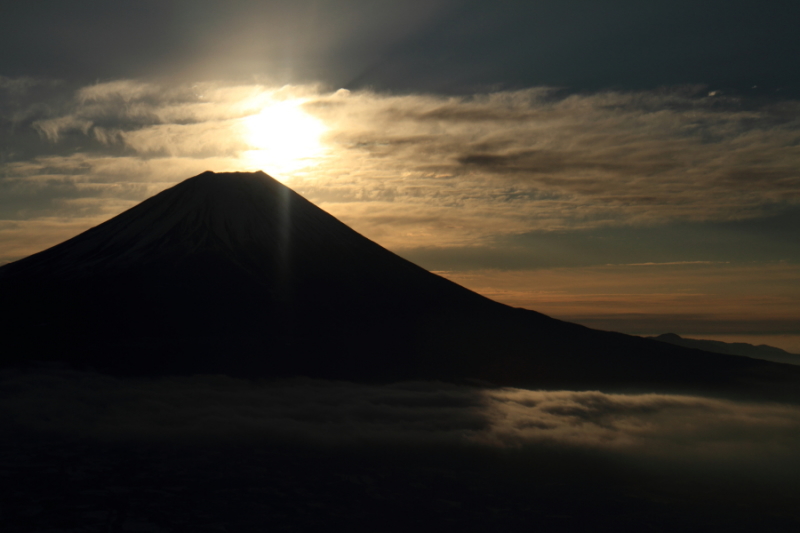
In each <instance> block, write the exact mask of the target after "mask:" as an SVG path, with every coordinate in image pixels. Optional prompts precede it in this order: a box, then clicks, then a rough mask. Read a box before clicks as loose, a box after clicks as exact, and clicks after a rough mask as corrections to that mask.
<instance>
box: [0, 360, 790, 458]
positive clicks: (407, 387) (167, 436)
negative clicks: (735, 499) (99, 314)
mask: <svg viewBox="0 0 800 533" xmlns="http://www.w3.org/2000/svg"><path fill="white" fill-rule="evenodd" d="M0 398H1V399H0V413H2V421H3V423H4V425H8V424H11V425H12V426H11V427H17V428H24V429H27V430H34V431H37V432H40V431H44V432H54V433H55V434H62V435H67V436H80V437H83V438H93V439H101V440H108V439H110V440H123V441H126V440H131V439H133V440H141V439H143V440H145V441H157V442H164V441H168V442H184V441H187V442H190V441H197V440H199V441H208V440H211V441H220V442H242V441H259V440H265V441H272V442H295V443H305V444H312V445H323V446H361V445H366V446H412V447H413V446H449V447H455V448H454V449H460V448H463V447H465V446H466V447H478V448H487V447H488V448H499V449H522V448H525V447H530V446H533V447H537V446H547V447H550V446H555V447H557V448H564V449H573V450H594V451H605V452H613V453H623V454H630V456H631V457H639V458H647V457H649V458H651V459H657V458H658V459H669V460H680V461H690V462H693V461H711V462H713V463H718V464H728V465H733V464H738V465H739V467H741V468H744V467H747V468H749V467H755V466H756V465H764V464H769V465H773V466H775V465H776V464H778V463H780V464H781V465H782V468H786V469H797V468H798V467H800V464H799V463H798V461H797V455H796V450H797V447H798V446H800V409H798V407H797V406H791V405H777V404H753V403H737V402H732V401H724V400H717V399H712V398H700V397H689V396H669V395H661V394H645V395H618V394H605V393H601V392H595V391H584V392H573V391H529V390H521V389H479V388H471V387H465V386H456V385H450V384H444V383H438V382H408V383H398V384H394V385H385V386H370V385H357V384H352V383H345V382H327V381H313V380H290V381H285V382H273V383H258V382H249V381H245V380H238V379H232V378H227V377H223V376H196V377H187V378H159V379H138V380H120V379H116V378H111V377H106V376H101V375H97V374H92V373H77V372H71V371H66V370H50V371H45V370H40V371H33V372H28V373H19V372H17V373H11V372H6V373H5V374H4V375H3V379H2V381H0Z"/></svg>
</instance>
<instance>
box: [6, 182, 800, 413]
mask: <svg viewBox="0 0 800 533" xmlns="http://www.w3.org/2000/svg"><path fill="white" fill-rule="evenodd" d="M0 294H2V300H3V306H2V311H0V313H2V315H1V316H0V324H2V325H0V335H2V338H3V339H4V346H5V348H6V349H4V351H3V354H4V355H3V358H4V361H5V363H6V364H11V365H19V364H27V363H29V362H30V361H33V360H57V361H65V362H68V363H69V364H71V365H74V366H76V367H79V368H81V367H83V368H85V367H89V368H96V369H99V370H101V371H104V372H111V373H114V374H118V375H163V374H195V373H224V374H228V375H233V376H249V377H281V376H293V375H304V376H310V377H317V378H326V379H346V380H355V381H367V382H394V381H400V380H406V379H442V380H449V381H460V380H480V381H482V382H490V383H494V384H498V385H513V386H524V387H534V388H541V387H545V388H578V389H586V388H599V389H603V390H629V391H651V390H658V391H675V392H678V391H700V392H714V393H717V394H727V395H739V394H741V395H743V396H747V397H762V398H765V399H767V398H772V399H793V398H796V397H797V394H798V392H797V391H798V389H799V388H800V387H798V384H800V369H798V368H796V367H794V366H782V365H777V364H774V363H769V362H766V361H761V360H755V359H748V358H743V357H732V356H727V355H719V354H711V353H707V352H701V351H697V350H689V349H684V348H680V347H675V346H672V345H670V344H667V343H662V342H655V341H651V340H647V339H642V338H639V337H632V336H627V335H622V334H619V333H612V332H603V331H596V330H591V329H588V328H585V327H582V326H579V325H575V324H570V323H566V322H561V321H558V320H554V319H552V318H549V317H547V316H544V315H542V314H539V313H536V312H533V311H527V310H522V309H514V308H511V307H508V306H505V305H502V304H499V303H496V302H493V301H491V300H488V299H486V298H484V297H482V296H479V295H477V294H475V293H473V292H471V291H469V290H467V289H464V288H462V287H460V286H458V285H456V284H454V283H452V282H450V281H447V280H445V279H443V278H441V277H439V276H436V275H434V274H431V273H429V272H427V271H425V270H424V269H422V268H420V267H417V266H415V265H413V264H412V263H410V262H408V261H406V260H404V259H402V258H400V257H398V256H396V255H395V254H393V253H391V252H389V251H387V250H385V249H384V248H382V247H380V246H379V245H377V244H375V243H373V242H372V241H370V240H368V239H366V238H364V237H362V236H361V235H359V234H358V233H356V232H354V231H353V230H351V229H350V228H348V227H347V226H345V225H344V224H342V223H341V222H339V221H338V220H336V219H335V218H334V217H332V216H330V215H329V214H327V213H325V212H324V211H322V210H321V209H319V208H317V207H316V206H314V205H313V204H311V203H310V202H308V201H307V200H305V199H303V198H302V197H301V196H299V195H298V194H296V193H294V192H293V191H291V190H290V189H288V188H287V187H285V186H284V185H282V184H280V183H279V182H277V181H275V180H273V179H272V178H270V177H268V176H267V175H265V174H263V173H255V174H247V173H231V174H214V173H212V172H206V173H203V174H201V175H199V176H196V177H194V178H191V179H188V180H186V181H184V182H182V183H180V184H179V185H177V186H175V187H173V188H171V189H168V190H166V191H164V192H162V193H160V194H158V195H156V196H154V197H152V198H150V199H148V200H146V201H144V202H142V203H141V204H139V205H137V206H136V207H134V208H132V209H130V210H128V211H126V212H124V213H122V214H120V215H119V216H117V217H115V218H113V219H111V220H109V221H108V222H105V223H104V224H101V225H99V226H97V227H95V228H92V229H90V230H89V231H87V232H85V233H83V234H81V235H78V236H77V237H75V238H73V239H70V240H68V241H66V242H64V243H62V244H59V245H57V246H54V247H53V248H50V249H48V250H45V251H43V252H41V253H38V254H35V255H33V256H30V257H28V258H25V259H23V260H20V261H17V262H15V263H11V264H8V265H6V266H4V267H2V268H0Z"/></svg>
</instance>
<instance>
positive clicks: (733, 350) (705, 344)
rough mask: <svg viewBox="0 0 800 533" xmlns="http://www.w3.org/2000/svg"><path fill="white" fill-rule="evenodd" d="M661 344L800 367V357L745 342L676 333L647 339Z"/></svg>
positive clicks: (773, 348) (771, 347)
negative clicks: (714, 339) (711, 339)
mask: <svg viewBox="0 0 800 533" xmlns="http://www.w3.org/2000/svg"><path fill="white" fill-rule="evenodd" d="M645 338H647V339H653V340H656V341H660V342H667V343H669V344H674V345H675V346H683V347H684V348H693V349H696V350H705V351H706V352H713V353H724V354H728V355H742V356H745V357H752V358H754V359H764V360H765V361H773V362H775V363H786V364H789V365H800V355H798V354H793V353H789V352H787V351H786V350H781V349H780V348H775V347H774V346H767V345H766V344H760V345H758V346H754V345H752V344H747V343H745V342H722V341H710V340H702V339H687V338H684V337H681V336H680V335H676V334H675V333H664V334H663V335H659V336H657V337H645Z"/></svg>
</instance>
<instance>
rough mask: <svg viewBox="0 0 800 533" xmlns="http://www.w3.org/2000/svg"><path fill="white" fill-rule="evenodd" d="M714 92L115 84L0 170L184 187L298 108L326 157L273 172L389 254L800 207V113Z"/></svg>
mask: <svg viewBox="0 0 800 533" xmlns="http://www.w3.org/2000/svg"><path fill="white" fill-rule="evenodd" d="M706 94H707V93H704V92H702V91H701V90H700V89H697V90H694V89H683V90H675V91H672V92H668V91H664V92H640V93H615V92H603V93H595V94H584V95H561V94H560V93H558V92H557V91H554V90H551V89H546V88H539V89H530V90H524V91H517V92H503V93H495V94H482V95H474V96H469V97H442V96H433V95H386V94H379V93H373V92H369V91H359V92H349V91H334V92H327V91H325V90H323V89H321V88H320V87H317V86H286V87H282V88H270V87H266V86H260V85H230V84H220V83H216V84H215V83H204V84H195V85H180V86H159V85H156V84H153V83H144V82H140V81H136V80H118V81H112V82H108V83H103V84H97V85H92V86H88V87H83V88H81V89H79V90H78V91H77V93H76V94H75V96H74V98H73V99H72V103H71V104H69V105H67V106H66V107H65V108H63V110H62V111H61V112H57V113H56V115H55V116H49V117H46V118H41V117H40V118H38V119H37V120H35V121H32V122H31V123H30V125H31V127H33V128H34V129H35V130H36V131H38V132H39V133H40V134H41V135H42V137H43V138H44V139H47V140H48V141H49V142H50V146H51V147H50V148H48V146H46V145H40V146H39V147H38V148H37V150H38V153H37V154H36V158H35V159H33V158H28V159H24V160H20V159H18V158H17V159H15V160H14V164H9V163H6V164H5V165H4V173H5V175H6V179H8V178H24V177H25V175H24V174H20V173H19V170H20V168H24V167H26V166H27V167H28V168H31V166H36V165H38V166H40V167H48V168H50V169H51V170H55V171H56V172H57V169H58V168H59V165H64V171H63V174H64V175H69V176H71V177H69V178H64V179H72V180H75V179H80V180H83V181H93V180H95V179H96V178H97V176H96V170H95V168H94V161H95V160H102V161H103V162H104V165H108V163H109V158H113V157H124V158H125V159H122V160H120V164H121V165H127V164H129V163H128V161H129V160H130V158H135V159H139V160H141V161H147V162H148V163H147V164H148V166H149V167H151V168H154V167H158V166H169V167H171V168H176V169H177V167H178V165H176V163H175V159H176V158H179V159H181V160H183V161H184V162H185V163H188V164H187V165H186V170H185V171H184V172H183V174H181V173H180V171H177V172H176V174H175V175H174V177H173V178H172V181H173V182H174V181H178V180H179V179H181V178H185V177H187V175H188V174H187V173H188V172H190V170H189V169H190V168H196V167H197V164H196V161H200V160H204V159H205V160H209V163H211V162H212V161H211V160H213V163H214V164H215V165H221V166H217V169H218V170H223V169H254V167H255V165H254V162H253V161H252V160H251V159H247V157H246V152H247V150H248V149H249V148H250V147H249V146H248V142H247V139H246V132H245V131H244V130H243V128H242V120H243V119H244V118H246V117H248V116H252V115H254V114H256V113H258V112H260V111H261V109H263V108H264V107H265V106H268V105H270V104H271V103H274V102H278V101H282V100H286V99H300V100H302V102H304V104H303V107H302V108H303V109H304V111H305V112H306V113H308V114H311V115H313V116H315V117H317V118H318V119H319V120H321V121H322V122H323V123H324V124H325V126H326V128H327V134H326V136H325V138H324V139H323V140H324V142H325V143H326V145H327V146H328V148H329V150H328V151H327V152H326V155H325V157H323V158H318V159H316V160H313V161H309V163H311V164H310V165H308V166H306V167H305V168H301V169H299V170H293V171H289V172H285V173H283V175H281V176H280V177H282V178H283V179H285V180H286V181H287V182H288V183H289V184H290V185H291V186H293V187H294V188H296V189H297V190H298V191H300V192H301V193H303V194H305V195H306V196H308V197H309V198H310V199H311V200H312V201H315V202H318V203H320V204H321V205H323V206H324V207H325V208H326V209H328V210H330V211H332V212H333V213H334V214H335V215H337V216H340V217H341V218H343V219H345V221H347V222H349V223H351V224H353V225H354V226H355V227H357V228H358V229H359V230H361V231H362V232H364V233H366V234H367V235H368V236H370V237H373V238H377V239H379V240H380V241H381V242H382V243H384V244H386V245H388V246H391V247H401V248H403V247H413V246H425V245H428V246H451V245H465V244H468V243H470V244H473V245H474V244H477V243H481V242H484V243H485V242H488V241H489V240H491V239H492V238H493V237H495V236H497V235H508V234H515V233H524V232H526V231H534V230H546V231H552V230H557V229H575V228H591V227H598V226H604V225H625V224H654V223H662V222H666V221H675V220H691V221H705V220H729V219H735V218H742V217H751V216H758V215H760V214H762V213H763V212H764V210H765V209H768V208H771V207H774V206H775V205H785V204H793V203H797V202H798V201H800V174H798V170H797V169H798V168H800V152H798V150H797V143H798V142H800V107H799V106H798V104H797V103H796V102H784V103H780V104H770V105H764V106H756V105H750V104H749V103H748V102H742V101H737V100H734V99H725V98H724V97H709V96H707V95H706ZM275 127H280V126H279V125H276V126H275ZM67 141H69V142H70V143H72V146H73V149H72V152H73V154H74V155H72V156H71V157H72V158H80V159H81V161H82V162H83V163H84V164H86V165H87V166H86V167H85V170H84V172H83V173H82V174H81V175H80V176H79V177H78V176H76V175H75V174H74V171H73V169H72V168H70V167H71V166H73V165H71V164H70V163H69V162H68V161H66V160H64V159H60V160H53V159H52V158H51V156H49V155H48V151H57V150H58V149H59V147H60V146H62V145H64V143H65V142H67ZM75 145H78V146H80V148H79V149H78V150H77V151H76V150H75V149H74V146H75ZM59 155H60V154H59ZM195 160H196V161H195ZM264 164H265V165H266V166H267V167H268V166H269V163H268V161H267V162H264ZM210 166H211V165H209V164H206V167H210ZM263 170H265V171H266V172H268V173H270V171H271V169H270V168H264V169H263ZM31 179H32V178H31ZM454 208H456V209H454Z"/></svg>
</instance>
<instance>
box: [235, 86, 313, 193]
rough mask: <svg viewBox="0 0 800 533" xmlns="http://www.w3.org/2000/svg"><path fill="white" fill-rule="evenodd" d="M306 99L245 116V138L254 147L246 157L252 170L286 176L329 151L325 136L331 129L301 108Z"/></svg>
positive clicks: (266, 108)
mask: <svg viewBox="0 0 800 533" xmlns="http://www.w3.org/2000/svg"><path fill="white" fill-rule="evenodd" d="M302 103H303V101H302V100H287V101H284V102H277V103H275V104H272V105H269V106H268V107H265V108H264V109H262V110H261V112H260V113H259V114H257V115H252V116H250V117H247V118H246V119H244V127H245V132H244V135H245V141H246V142H247V144H249V145H250V147H251V148H253V149H252V150H248V151H246V152H244V154H243V156H244V158H245V160H246V161H247V164H248V166H250V167H252V170H263V171H264V172H266V173H267V174H271V175H273V176H274V177H286V174H287V173H291V172H293V171H296V170H300V169H302V168H305V167H308V166H312V165H314V164H316V163H317V161H316V160H317V159H319V158H320V157H322V156H323V155H324V154H325V147H324V146H323V145H322V142H321V137H322V134H323V133H325V131H326V130H327V128H326V127H325V125H324V124H323V123H322V122H321V121H320V120H319V119H317V118H315V117H312V116H311V115H309V114H308V113H306V112H305V111H303V109H302V108H301V105H302Z"/></svg>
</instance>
